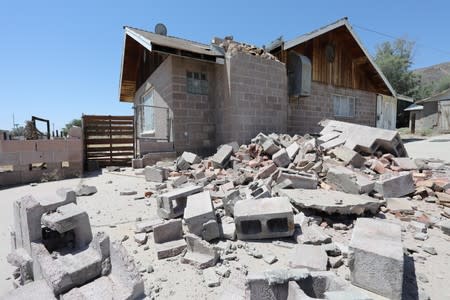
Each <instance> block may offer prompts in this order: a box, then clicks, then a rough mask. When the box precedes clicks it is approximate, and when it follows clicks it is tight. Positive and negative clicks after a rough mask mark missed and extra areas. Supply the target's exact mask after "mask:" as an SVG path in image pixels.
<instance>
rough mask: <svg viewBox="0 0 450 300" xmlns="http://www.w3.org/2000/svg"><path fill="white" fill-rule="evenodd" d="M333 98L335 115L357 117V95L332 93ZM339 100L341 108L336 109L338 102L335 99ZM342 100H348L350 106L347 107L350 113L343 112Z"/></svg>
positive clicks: (338, 116)
mask: <svg viewBox="0 0 450 300" xmlns="http://www.w3.org/2000/svg"><path fill="white" fill-rule="evenodd" d="M331 100H332V102H333V116H334V117H337V118H348V119H351V118H355V117H356V100H357V99H356V97H355V96H349V95H341V94H332V96H331ZM336 100H339V109H338V110H337V111H336V103H335V101H336ZM342 100H346V101H347V103H348V105H349V107H348V108H347V111H348V112H349V114H342V109H340V107H341V105H342ZM351 101H353V110H351V109H350V108H351V104H350V102H351Z"/></svg>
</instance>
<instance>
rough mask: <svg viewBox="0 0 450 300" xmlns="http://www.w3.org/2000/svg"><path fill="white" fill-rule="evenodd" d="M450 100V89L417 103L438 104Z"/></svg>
mask: <svg viewBox="0 0 450 300" xmlns="http://www.w3.org/2000/svg"><path fill="white" fill-rule="evenodd" d="M444 100H450V89H446V90H444V91H442V92H440V93H437V94H435V95H433V96H431V97H428V98H425V99H422V100H419V101H416V103H426V102H436V101H444Z"/></svg>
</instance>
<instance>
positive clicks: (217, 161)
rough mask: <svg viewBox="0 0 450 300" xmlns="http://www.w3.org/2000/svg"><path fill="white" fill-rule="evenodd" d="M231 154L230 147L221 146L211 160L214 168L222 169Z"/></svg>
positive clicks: (231, 148) (231, 149)
mask: <svg viewBox="0 0 450 300" xmlns="http://www.w3.org/2000/svg"><path fill="white" fill-rule="evenodd" d="M231 154H233V147H231V146H230V145H222V146H221V147H220V148H219V149H218V150H217V152H216V154H214V156H213V157H212V158H211V161H212V163H213V165H214V167H215V168H224V167H225V166H226V165H227V163H228V161H229V159H230V157H231Z"/></svg>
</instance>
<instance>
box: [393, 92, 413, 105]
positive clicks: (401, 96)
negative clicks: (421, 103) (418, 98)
mask: <svg viewBox="0 0 450 300" xmlns="http://www.w3.org/2000/svg"><path fill="white" fill-rule="evenodd" d="M397 99H398V100H402V101H406V102H411V103H414V98H411V97H408V96H405V95H401V94H397Z"/></svg>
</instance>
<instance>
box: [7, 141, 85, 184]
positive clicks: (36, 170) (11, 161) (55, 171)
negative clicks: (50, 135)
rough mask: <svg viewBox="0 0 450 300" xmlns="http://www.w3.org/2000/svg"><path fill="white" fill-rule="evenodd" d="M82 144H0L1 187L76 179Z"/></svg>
mask: <svg viewBox="0 0 450 300" xmlns="http://www.w3.org/2000/svg"><path fill="white" fill-rule="evenodd" d="M82 172H83V143H82V140H80V139H68V140H28V141H16V140H0V187H4V186H9V185H15V184H25V183H30V182H42V181H50V180H60V179H65V178H72V177H79V176H81V174H82Z"/></svg>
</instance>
